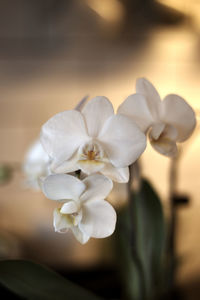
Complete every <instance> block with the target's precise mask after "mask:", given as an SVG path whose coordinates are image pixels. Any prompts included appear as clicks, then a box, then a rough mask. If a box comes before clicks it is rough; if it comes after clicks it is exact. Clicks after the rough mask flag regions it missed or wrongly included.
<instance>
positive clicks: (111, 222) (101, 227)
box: [79, 200, 117, 238]
mask: <svg viewBox="0 0 200 300" xmlns="http://www.w3.org/2000/svg"><path fill="white" fill-rule="evenodd" d="M116 219H117V217H116V212H115V210H114V208H113V207H112V206H111V205H110V204H109V203H108V202H107V201H104V200H97V201H89V202H86V203H85V204H84V206H83V218H82V220H81V222H80V224H79V226H80V228H81V230H83V231H84V232H85V233H86V234H88V235H89V236H91V237H94V238H105V237H107V236H110V235H111V234H112V233H113V232H114V230H115V226H116Z"/></svg>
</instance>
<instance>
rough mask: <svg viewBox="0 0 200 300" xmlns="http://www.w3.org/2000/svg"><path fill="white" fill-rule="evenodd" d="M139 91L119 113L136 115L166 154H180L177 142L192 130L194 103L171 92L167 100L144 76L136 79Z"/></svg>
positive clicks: (158, 147)
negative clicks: (189, 102)
mask: <svg viewBox="0 0 200 300" xmlns="http://www.w3.org/2000/svg"><path fill="white" fill-rule="evenodd" d="M136 92H137V93H136V94H133V95H130V96H129V97H128V98H127V99H126V100H125V101H124V102H123V103H122V104H121V105H120V107H119V108H118V113H120V114H124V115H127V116H129V117H132V118H133V119H134V121H135V122H136V124H137V125H138V126H139V127H140V128H141V130H142V131H143V132H146V133H148V136H149V140H150V142H151V145H152V146H153V148H154V149H155V150H157V151H158V152H159V153H161V154H163V155H166V156H174V155H176V154H177V145H176V143H177V142H183V141H185V140H186V139H188V138H189V136H190V135H191V134H192V132H193V130H194V128H195V125H196V118H195V113H194V111H193V109H192V108H191V106H190V105H189V104H187V102H186V101H185V100H184V99H183V98H181V97H180V96H178V95H175V94H169V95H167V96H166V97H165V98H164V100H163V101H161V98H160V96H159V94H158V92H157V90H156V89H155V87H154V86H153V85H152V84H151V83H150V82H149V81H148V80H147V79H144V78H140V79H138V80H137V82H136Z"/></svg>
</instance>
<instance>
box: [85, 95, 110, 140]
mask: <svg viewBox="0 0 200 300" xmlns="http://www.w3.org/2000/svg"><path fill="white" fill-rule="evenodd" d="M81 112H82V114H83V116H84V118H85V121H86V124H87V130H88V134H89V136H91V137H97V136H98V134H99V132H100V130H101V128H102V127H103V125H104V123H105V121H106V120H107V119H108V118H109V117H110V116H111V115H113V114H114V110H113V106H112V104H111V102H110V101H109V100H108V99H107V98H106V97H103V96H98V97H95V98H93V99H91V100H90V101H89V102H88V103H87V104H86V105H85V106H84V108H83V109H82V111H81Z"/></svg>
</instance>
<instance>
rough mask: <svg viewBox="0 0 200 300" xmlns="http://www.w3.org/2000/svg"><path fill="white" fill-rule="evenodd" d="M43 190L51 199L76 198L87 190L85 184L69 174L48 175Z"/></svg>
mask: <svg viewBox="0 0 200 300" xmlns="http://www.w3.org/2000/svg"><path fill="white" fill-rule="evenodd" d="M42 188H43V192H44V194H45V196H46V197H47V198H49V199H51V200H65V199H73V200H76V199H78V198H79V197H80V195H81V194H82V193H83V191H84V190H85V184H84V183H83V182H82V181H81V180H79V179H77V178H75V177H73V176H70V175H67V174H54V175H50V176H48V177H47V178H46V179H45V180H44V182H43V187H42Z"/></svg>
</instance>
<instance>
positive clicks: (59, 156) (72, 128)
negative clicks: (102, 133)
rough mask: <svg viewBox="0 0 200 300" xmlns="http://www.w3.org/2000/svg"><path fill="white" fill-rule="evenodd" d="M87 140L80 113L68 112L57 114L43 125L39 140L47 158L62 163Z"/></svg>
mask: <svg viewBox="0 0 200 300" xmlns="http://www.w3.org/2000/svg"><path fill="white" fill-rule="evenodd" d="M88 139H89V137H88V135H87V131H86V127H85V122H84V119H83V117H82V115H81V113H80V112H79V111H76V110H69V111H64V112H61V113H58V114H57V115H55V116H53V117H52V118H51V119H49V120H48V121H47V122H46V123H45V124H44V125H43V127H42V131H41V139H40V140H41V143H42V145H43V147H44V149H45V151H46V152H47V153H48V154H49V156H50V157H51V158H56V160H57V162H60V163H62V162H63V161H65V160H68V159H69V158H70V157H72V155H73V154H74V153H75V151H76V150H77V149H78V148H79V146H80V145H81V144H82V143H84V142H86V141H88Z"/></svg>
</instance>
